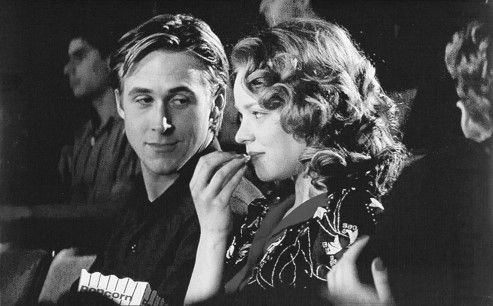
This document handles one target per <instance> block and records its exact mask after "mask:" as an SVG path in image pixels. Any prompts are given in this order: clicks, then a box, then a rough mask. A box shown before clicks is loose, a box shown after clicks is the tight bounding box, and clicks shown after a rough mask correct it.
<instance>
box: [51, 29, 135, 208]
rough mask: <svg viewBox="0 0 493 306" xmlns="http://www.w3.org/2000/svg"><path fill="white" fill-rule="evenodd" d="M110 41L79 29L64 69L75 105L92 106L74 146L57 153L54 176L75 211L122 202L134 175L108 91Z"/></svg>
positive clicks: (102, 34) (110, 37) (132, 156)
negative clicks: (77, 207) (57, 176)
mask: <svg viewBox="0 0 493 306" xmlns="http://www.w3.org/2000/svg"><path fill="white" fill-rule="evenodd" d="M115 40H116V39H115V38H114V37H113V35H112V34H111V33H110V32H106V31H101V30H100V29H96V28H95V27H94V26H92V25H84V26H81V27H80V28H79V29H78V30H77V31H76V32H74V34H73V38H72V39H71V40H70V43H69V46H68V57H69V61H68V63H67V64H66V65H65V67H64V74H65V75H66V76H67V77H68V79H69V82H70V87H71V89H72V91H73V94H74V96H75V98H76V99H78V100H81V101H84V102H87V103H90V104H91V117H90V120H88V121H87V122H86V123H85V124H84V125H83V126H82V127H81V128H80V129H79V130H77V131H76V134H75V137H74V144H73V146H66V147H64V148H63V149H62V156H61V159H60V162H59V172H60V175H61V177H62V182H63V184H64V185H66V186H70V187H69V191H68V194H67V201H68V202H70V203H71V204H74V205H92V204H96V205H104V204H107V206H108V207H110V206H112V205H113V203H119V202H122V201H124V200H125V198H126V196H127V195H128V194H129V192H130V191H131V189H132V184H131V182H132V180H133V178H134V176H136V175H137V174H138V172H139V171H140V170H139V163H138V160H137V156H136V155H135V153H134V152H133V150H132V149H131V148H130V145H129V143H128V141H127V138H126V137H125V134H124V132H123V121H122V120H121V119H120V118H119V116H118V114H117V112H116V106H115V97H114V93H113V89H112V88H111V86H110V81H109V76H110V68H109V55H110V53H111V52H112V51H113V48H114V45H115Z"/></svg>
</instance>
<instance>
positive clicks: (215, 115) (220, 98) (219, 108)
mask: <svg viewBox="0 0 493 306" xmlns="http://www.w3.org/2000/svg"><path fill="white" fill-rule="evenodd" d="M212 98H213V99H214V101H213V103H212V106H211V107H212V108H211V113H210V115H209V121H210V128H211V130H212V131H213V132H214V133H216V134H217V131H218V129H219V127H220V126H221V121H222V114H223V111H224V106H225V105H226V96H225V92H224V90H223V89H219V90H218V91H217V92H216V94H215V95H214V97H212Z"/></svg>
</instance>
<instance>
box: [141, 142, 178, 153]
mask: <svg viewBox="0 0 493 306" xmlns="http://www.w3.org/2000/svg"><path fill="white" fill-rule="evenodd" d="M177 143H178V141H173V142H146V143H145V144H146V145H147V146H149V147H150V148H152V149H153V150H155V151H158V152H169V151H172V150H174V148H175V146H176V144H177Z"/></svg>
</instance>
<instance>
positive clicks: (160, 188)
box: [141, 164, 180, 202]
mask: <svg viewBox="0 0 493 306" xmlns="http://www.w3.org/2000/svg"><path fill="white" fill-rule="evenodd" d="M141 169H142V175H143V177H144V185H145V188H146V191H147V198H148V199H149V202H153V201H154V200H156V199H157V198H159V196H161V195H162V194H163V193H164V192H165V191H166V190H168V188H169V187H170V186H171V185H173V183H174V182H175V181H176V179H177V178H178V176H180V174H179V173H178V172H175V173H172V174H168V175H157V174H155V173H152V172H151V171H149V170H148V169H147V168H146V167H145V166H144V165H142V164H141Z"/></svg>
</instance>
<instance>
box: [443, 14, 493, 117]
mask: <svg viewBox="0 0 493 306" xmlns="http://www.w3.org/2000/svg"><path fill="white" fill-rule="evenodd" d="M490 35H491V34H490V33H489V29H488V25H487V24H485V23H481V22H479V21H471V22H469V23H468V24H467V25H466V27H465V28H464V29H463V30H461V31H459V32H456V33H455V34H454V36H453V38H452V41H451V42H449V43H448V44H447V46H446V48H445V64H446V65H447V70H448V71H449V73H450V75H451V76H452V78H453V79H455V80H456V81H457V87H456V89H457V95H458V96H459V98H461V100H462V102H463V103H464V106H465V108H466V109H467V110H468V112H469V113H470V114H471V116H472V118H473V119H474V120H475V121H476V122H478V123H480V124H482V125H483V126H488V125H489V124H491V123H490V118H492V116H493V108H492V107H491V101H492V93H493V92H492V90H491V87H492V85H493V84H492V83H493V67H492V66H491V62H490V63H489V62H488V60H489V59H490V60H491V58H492V56H493V54H492V51H491V47H490V39H491V38H490Z"/></svg>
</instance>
